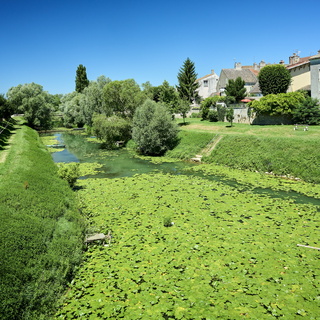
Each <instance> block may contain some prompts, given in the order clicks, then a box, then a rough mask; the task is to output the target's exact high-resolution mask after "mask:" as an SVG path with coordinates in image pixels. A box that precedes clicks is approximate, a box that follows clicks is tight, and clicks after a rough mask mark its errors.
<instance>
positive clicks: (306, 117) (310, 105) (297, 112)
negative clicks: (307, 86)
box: [292, 97, 320, 125]
mask: <svg viewBox="0 0 320 320" xmlns="http://www.w3.org/2000/svg"><path fill="white" fill-rule="evenodd" d="M292 116H293V122H294V123H300V124H308V125H319V124H320V105H319V100H317V99H314V98H311V97H307V98H306V100H305V101H303V102H302V103H301V104H299V105H298V106H296V108H295V109H294V110H293V112H292Z"/></svg>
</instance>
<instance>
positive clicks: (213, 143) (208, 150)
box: [201, 136, 223, 156]
mask: <svg viewBox="0 0 320 320" xmlns="http://www.w3.org/2000/svg"><path fill="white" fill-rule="evenodd" d="M222 138H223V136H218V137H217V138H214V139H212V140H211V141H210V142H209V143H208V145H207V146H206V147H205V148H204V149H202V151H201V154H202V155H204V156H208V155H209V154H210V153H211V151H212V150H213V149H214V148H215V147H216V146H217V144H218V143H219V142H220V140H221V139H222Z"/></svg>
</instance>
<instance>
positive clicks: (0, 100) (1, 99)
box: [0, 94, 13, 119]
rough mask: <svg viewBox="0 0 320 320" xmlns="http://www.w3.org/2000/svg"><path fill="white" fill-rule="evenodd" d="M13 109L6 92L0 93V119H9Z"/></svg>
mask: <svg viewBox="0 0 320 320" xmlns="http://www.w3.org/2000/svg"><path fill="white" fill-rule="evenodd" d="M12 113H13V110H12V108H11V105H10V103H9V101H7V99H6V98H5V96H4V94H0V119H2V118H4V119H9V118H10V116H11V115H12Z"/></svg>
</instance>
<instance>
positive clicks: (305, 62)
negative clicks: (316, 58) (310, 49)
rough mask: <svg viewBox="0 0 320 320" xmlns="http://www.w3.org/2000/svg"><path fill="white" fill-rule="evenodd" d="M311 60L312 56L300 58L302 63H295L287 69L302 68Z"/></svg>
mask: <svg viewBox="0 0 320 320" xmlns="http://www.w3.org/2000/svg"><path fill="white" fill-rule="evenodd" d="M310 58H312V57H311V56H310V57H304V58H300V61H299V62H297V63H294V64H289V65H288V66H287V69H293V68H296V67H301V66H303V65H305V64H308V63H309V60H310Z"/></svg>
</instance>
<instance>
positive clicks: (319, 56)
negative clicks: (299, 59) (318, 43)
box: [309, 50, 320, 60]
mask: <svg viewBox="0 0 320 320" xmlns="http://www.w3.org/2000/svg"><path fill="white" fill-rule="evenodd" d="M313 59H320V50H319V51H318V53H317V54H316V55H315V56H311V57H309V60H313Z"/></svg>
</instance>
